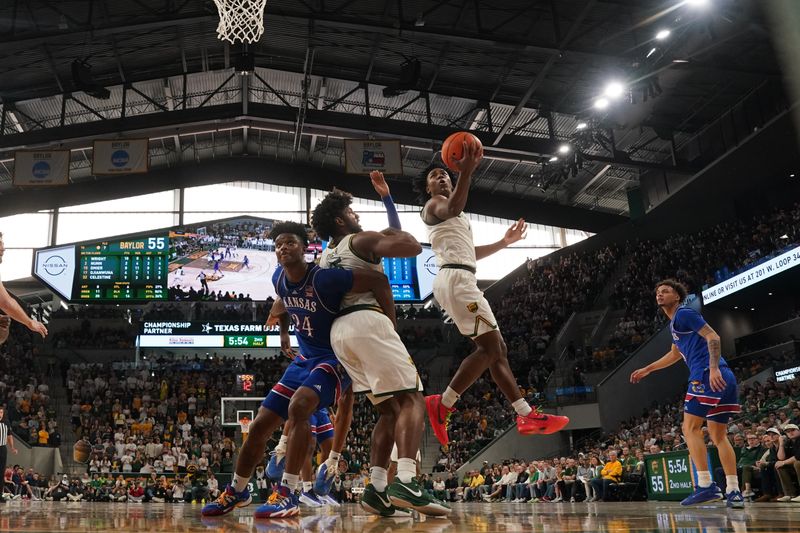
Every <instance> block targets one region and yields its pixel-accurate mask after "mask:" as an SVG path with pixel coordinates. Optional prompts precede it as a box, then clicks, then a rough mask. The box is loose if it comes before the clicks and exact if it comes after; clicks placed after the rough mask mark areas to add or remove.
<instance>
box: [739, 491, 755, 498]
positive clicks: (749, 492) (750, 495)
mask: <svg viewBox="0 0 800 533" xmlns="http://www.w3.org/2000/svg"><path fill="white" fill-rule="evenodd" d="M755 495H756V493H755V492H753V491H752V490H746V491H744V492H743V493H742V496H743V497H745V498H752V497H753V496H755Z"/></svg>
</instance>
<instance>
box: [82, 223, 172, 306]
mask: <svg viewBox="0 0 800 533" xmlns="http://www.w3.org/2000/svg"><path fill="white" fill-rule="evenodd" d="M77 253H78V275H77V283H78V284H79V287H78V291H77V293H76V295H77V298H76V299H77V300H164V299H166V298H167V274H168V273H169V237H168V236H167V235H161V236H155V237H147V238H143V239H131V240H121V241H109V242H99V243H94V244H87V245H80V246H78V247H77Z"/></svg>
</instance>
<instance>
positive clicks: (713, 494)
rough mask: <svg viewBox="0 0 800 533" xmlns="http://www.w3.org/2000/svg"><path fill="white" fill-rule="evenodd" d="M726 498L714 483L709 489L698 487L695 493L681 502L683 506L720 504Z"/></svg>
mask: <svg viewBox="0 0 800 533" xmlns="http://www.w3.org/2000/svg"><path fill="white" fill-rule="evenodd" d="M724 499H725V496H723V495H722V491H721V490H719V487H718V486H717V484H716V483H714V482H713V481H712V482H711V486H709V487H697V489H695V491H694V492H693V493H691V494H690V495H689V496H687V497H686V498H684V499H683V501H681V505H683V506H686V505H697V504H698V503H708V502H718V501H720V500H724Z"/></svg>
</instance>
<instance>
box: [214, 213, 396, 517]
mask: <svg viewBox="0 0 800 533" xmlns="http://www.w3.org/2000/svg"><path fill="white" fill-rule="evenodd" d="M272 237H273V239H274V240H275V247H276V255H277V259H278V263H279V265H280V267H279V268H278V269H276V271H275V275H274V276H273V284H274V286H275V291H276V293H277V295H278V296H279V297H280V298H281V300H283V303H284V306H285V308H286V311H287V312H288V314H289V316H290V317H291V319H292V321H293V322H294V326H295V335H296V336H297V340H298V343H299V345H300V350H301V352H302V353H303V354H304V355H305V357H306V361H304V362H303V363H302V364H300V363H298V364H294V365H291V366H290V367H289V368H287V370H286V372H285V373H284V375H283V377H282V378H281V380H280V381H279V382H278V383H277V384H276V385H275V386H274V387H273V389H272V391H271V392H270V393H269V395H268V396H267V397H266V398H265V399H264V401H263V402H262V404H261V407H260V408H259V410H258V414H257V415H256V417H255V419H254V420H253V422H252V423H251V425H250V433H249V435H248V438H247V440H246V441H245V442H244V444H243V445H242V448H241V450H240V452H239V456H238V458H237V460H236V470H235V474H234V476H233V481H232V484H231V485H228V486H227V487H226V489H225V491H224V492H222V493H221V494H220V496H219V498H217V500H216V501H214V502H212V503H210V504H208V505H206V506H205V507H203V510H202V514H203V515H204V516H215V515H222V514H226V513H228V512H230V511H232V510H233V509H235V508H236V507H243V506H246V505H248V504H249V503H250V502H251V501H252V498H251V496H250V493H249V491H248V489H247V484H248V483H249V481H250V478H251V477H252V475H253V470H254V469H255V466H256V465H257V464H259V463H260V462H261V461H262V460H263V457H264V448H265V446H266V442H267V439H268V438H269V436H270V435H272V433H273V432H274V431H275V430H276V429H277V428H278V427H279V426H280V425H281V424H283V422H284V421H285V420H288V421H290V422H291V424H292V429H291V432H290V434H289V441H288V446H287V453H286V469H285V472H284V474H283V478H282V480H281V485H280V487H279V488H278V489H277V491H276V493H275V494H274V495H273V497H271V498H270V502H268V503H266V504H265V505H262V506H260V507H259V508H258V509H257V510H256V512H255V516H256V517H257V518H270V517H276V518H283V517H289V516H295V515H297V514H298V513H299V509H298V504H297V500H296V499H295V497H294V489H295V488H296V486H297V484H298V481H299V474H300V469H301V467H302V463H303V460H304V459H305V457H306V453H307V451H308V448H309V447H310V441H311V431H310V423H309V421H310V418H311V415H312V413H314V411H316V410H317V409H318V408H320V407H327V406H329V405H331V404H333V403H334V402H335V401H336V400H337V398H338V397H339V395H340V394H341V392H342V391H343V390H345V389H347V387H349V386H350V379H349V377H348V376H347V374H345V373H344V370H343V369H342V367H341V365H339V363H338V361H337V360H336V357H335V356H334V354H333V349H332V348H331V345H330V330H331V324H332V323H333V320H334V318H335V317H336V314H337V312H338V310H339V306H340V304H341V301H342V298H343V297H344V295H345V294H346V293H348V292H350V291H354V290H355V291H363V292H372V293H373V294H374V296H375V298H376V300H377V301H378V305H380V306H381V308H382V309H383V310H384V312H385V313H387V315H388V316H390V317H391V318H392V320H393V321H394V320H395V315H394V302H393V300H392V291H391V288H390V287H389V284H388V282H387V280H386V276H384V275H383V274H380V273H377V272H370V271H360V270H359V271H345V270H323V269H321V268H319V267H318V266H316V265H307V264H306V263H305V261H304V260H303V252H304V250H305V248H306V247H307V246H308V236H307V234H306V231H305V228H304V227H303V225H302V224H297V223H294V222H283V223H279V224H276V225H275V227H274V228H273V230H272Z"/></svg>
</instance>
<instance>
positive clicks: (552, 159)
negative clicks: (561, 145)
mask: <svg viewBox="0 0 800 533" xmlns="http://www.w3.org/2000/svg"><path fill="white" fill-rule="evenodd" d="M556 161H558V157H556V156H553V157H551V158H550V162H551V163H555V162H556Z"/></svg>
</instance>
